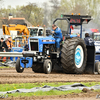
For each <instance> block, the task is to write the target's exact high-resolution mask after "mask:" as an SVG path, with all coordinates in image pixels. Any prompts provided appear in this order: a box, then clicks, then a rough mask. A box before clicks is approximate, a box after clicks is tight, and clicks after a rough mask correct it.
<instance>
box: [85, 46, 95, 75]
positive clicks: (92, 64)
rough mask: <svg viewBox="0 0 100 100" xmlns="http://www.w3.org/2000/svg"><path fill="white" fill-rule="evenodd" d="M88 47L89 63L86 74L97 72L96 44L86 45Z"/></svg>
mask: <svg viewBox="0 0 100 100" xmlns="http://www.w3.org/2000/svg"><path fill="white" fill-rule="evenodd" d="M86 48H87V64H86V68H85V73H86V74H94V72H95V46H86Z"/></svg>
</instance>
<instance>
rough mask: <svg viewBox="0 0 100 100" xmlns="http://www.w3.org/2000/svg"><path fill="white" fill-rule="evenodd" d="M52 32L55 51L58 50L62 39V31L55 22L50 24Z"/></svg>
mask: <svg viewBox="0 0 100 100" xmlns="http://www.w3.org/2000/svg"><path fill="white" fill-rule="evenodd" d="M52 33H53V34H54V38H55V41H56V48H57V52H60V42H61V40H62V32H61V29H60V28H59V27H57V26H56V25H55V24H53V25H52Z"/></svg>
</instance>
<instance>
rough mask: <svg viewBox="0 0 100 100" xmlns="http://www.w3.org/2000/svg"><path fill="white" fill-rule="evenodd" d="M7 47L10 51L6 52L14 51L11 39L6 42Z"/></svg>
mask: <svg viewBox="0 0 100 100" xmlns="http://www.w3.org/2000/svg"><path fill="white" fill-rule="evenodd" d="M6 44H7V47H8V49H7V50H6V52H10V51H11V49H12V45H13V44H12V42H11V37H8V40H7V41H6Z"/></svg>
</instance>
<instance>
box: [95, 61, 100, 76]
mask: <svg viewBox="0 0 100 100" xmlns="http://www.w3.org/2000/svg"><path fill="white" fill-rule="evenodd" d="M95 71H96V72H98V74H100V62H96V63H95Z"/></svg>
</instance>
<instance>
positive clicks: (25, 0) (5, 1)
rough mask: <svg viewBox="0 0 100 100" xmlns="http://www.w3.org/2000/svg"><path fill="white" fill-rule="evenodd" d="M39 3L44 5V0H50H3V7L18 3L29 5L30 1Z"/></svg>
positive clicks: (46, 0)
mask: <svg viewBox="0 0 100 100" xmlns="http://www.w3.org/2000/svg"><path fill="white" fill-rule="evenodd" d="M29 2H30V3H37V4H38V5H39V6H41V5H42V3H43V2H49V0H3V7H7V6H8V5H11V6H12V7H16V6H17V5H19V6H22V5H27V4H28V3H29Z"/></svg>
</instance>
